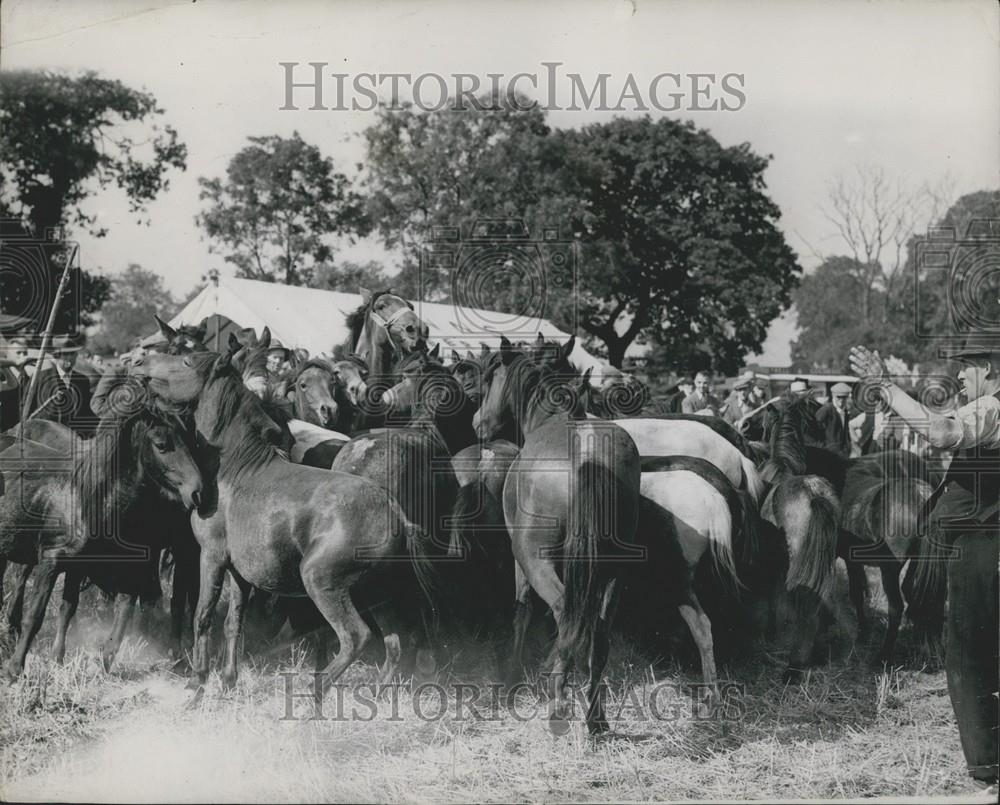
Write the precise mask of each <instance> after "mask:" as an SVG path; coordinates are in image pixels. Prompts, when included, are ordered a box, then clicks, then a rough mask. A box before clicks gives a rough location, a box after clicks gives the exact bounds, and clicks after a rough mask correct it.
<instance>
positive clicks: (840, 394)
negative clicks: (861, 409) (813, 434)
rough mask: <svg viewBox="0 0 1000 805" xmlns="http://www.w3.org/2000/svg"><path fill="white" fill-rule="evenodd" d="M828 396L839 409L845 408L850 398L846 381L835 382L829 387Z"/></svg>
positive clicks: (849, 390)
mask: <svg viewBox="0 0 1000 805" xmlns="http://www.w3.org/2000/svg"><path fill="white" fill-rule="evenodd" d="M830 396H831V397H832V399H833V404H834V406H836V407H837V408H839V409H840V410H841V411H846V410H847V403H848V402H849V401H850V399H851V387H850V386H848V385H847V384H846V383H836V384H834V386H833V388H831V389H830Z"/></svg>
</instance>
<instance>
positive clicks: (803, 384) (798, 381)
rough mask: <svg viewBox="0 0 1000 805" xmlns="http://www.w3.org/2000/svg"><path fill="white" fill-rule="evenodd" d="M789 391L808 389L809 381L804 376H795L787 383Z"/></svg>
mask: <svg viewBox="0 0 1000 805" xmlns="http://www.w3.org/2000/svg"><path fill="white" fill-rule="evenodd" d="M788 390H789V391H794V392H800V391H809V381H808V380H806V379H805V378H804V377H796V378H795V379H794V380H793V381H792V382H791V383H790V384H789V385H788Z"/></svg>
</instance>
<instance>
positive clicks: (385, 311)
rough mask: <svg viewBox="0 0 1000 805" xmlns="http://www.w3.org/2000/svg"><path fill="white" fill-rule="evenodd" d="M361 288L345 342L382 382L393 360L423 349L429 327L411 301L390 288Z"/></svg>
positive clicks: (376, 379)
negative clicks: (374, 290)
mask: <svg viewBox="0 0 1000 805" xmlns="http://www.w3.org/2000/svg"><path fill="white" fill-rule="evenodd" d="M360 291H361V300H362V301H361V306H360V307H358V309H357V310H355V311H354V312H352V313H350V314H349V315H348V316H347V326H348V328H349V330H350V337H349V338H350V341H349V343H347V344H345V345H344V346H345V348H346V350H347V351H348V352H353V353H354V354H356V355H357V356H358V357H359V358H361V359H362V360H363V361H364V362H365V363H366V364H367V365H368V368H369V371H370V373H371V377H372V379H373V381H374V382H376V384H377V385H381V384H382V383H385V382H386V379H387V378H391V377H392V367H393V364H394V363H395V362H396V361H397V360H399V359H400V358H401V357H402V356H403V355H407V354H409V353H410V352H414V351H417V350H423V349H426V344H427V338H428V329H427V325H426V324H424V323H423V322H422V321H421V320H420V317H419V316H417V314H416V313H415V312H414V310H413V305H411V304H410V303H409V302H407V301H406V300H405V299H403V298H402V297H400V296H397V295H396V294H394V293H393V292H392V289H391V288H390V289H388V290H385V291H376V292H374V293H372V292H371V291H369V290H368V289H367V288H361V289H360ZM388 385H392V383H391V382H390V383H388ZM387 387H388V386H386V388H387Z"/></svg>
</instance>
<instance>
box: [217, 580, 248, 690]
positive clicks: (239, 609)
mask: <svg viewBox="0 0 1000 805" xmlns="http://www.w3.org/2000/svg"><path fill="white" fill-rule="evenodd" d="M229 575H230V576H232V578H233V586H232V587H231V588H230V593H229V611H228V612H227V613H226V627H225V631H226V668H225V671H223V674H222V686H223V688H224V689H225V690H232V689H233V688H235V687H236V676H237V673H238V671H239V669H238V667H237V666H238V661H239V649H240V647H239V640H240V632H241V631H242V629H243V609H244V607H245V605H246V600H247V596H248V595H250V584H249V583H248V582H247V581H246V580H245V579H244V578H243V577H242V576H240V574H239V573H237V572H236V571H235V570H233V569H232V568H230V569H229Z"/></svg>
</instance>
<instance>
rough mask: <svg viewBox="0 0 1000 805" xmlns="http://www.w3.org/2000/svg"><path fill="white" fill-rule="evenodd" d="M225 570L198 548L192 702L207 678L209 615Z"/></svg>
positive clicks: (220, 593)
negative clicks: (198, 568) (198, 571)
mask: <svg viewBox="0 0 1000 805" xmlns="http://www.w3.org/2000/svg"><path fill="white" fill-rule="evenodd" d="M225 573H226V565H225V563H224V562H221V561H219V560H217V559H215V558H214V557H212V555H211V552H210V551H208V550H203V551H202V552H201V562H200V574H199V580H198V582H199V583H198V606H197V608H196V609H195V613H194V671H195V679H196V680H197V681H196V682H195V681H194V680H192V682H194V685H193V687H196V688H197V689H198V691H199V693H198V695H196V696H195V699H194V701H193V702H192V704H194V703H197V701H198V700H199V699H200V698H201V692H202V691H203V689H204V685H205V683H206V682H207V681H208V641H209V638H210V637H211V634H210V633H211V631H212V616H213V615H214V614H215V605H216V604H217V603H218V602H219V596H220V595H222V581H223V577H224V576H225Z"/></svg>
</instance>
